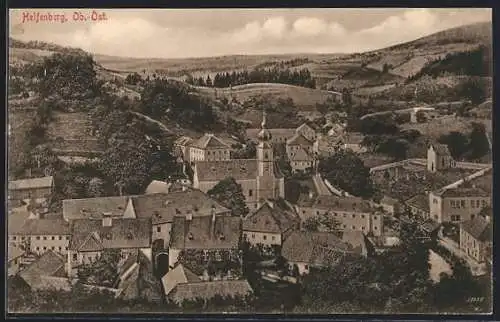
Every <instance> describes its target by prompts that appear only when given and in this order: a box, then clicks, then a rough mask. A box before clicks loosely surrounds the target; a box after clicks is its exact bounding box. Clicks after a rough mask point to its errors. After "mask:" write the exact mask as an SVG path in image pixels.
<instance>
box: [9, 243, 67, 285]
mask: <svg viewBox="0 0 500 322" xmlns="http://www.w3.org/2000/svg"><path fill="white" fill-rule="evenodd" d="M65 263H66V261H65V258H64V257H63V256H62V255H59V254H57V253H55V252H53V251H51V250H49V251H47V252H46V253H44V254H43V255H42V256H41V257H40V258H38V259H37V260H36V261H34V262H33V263H31V264H30V265H29V266H28V267H26V268H25V269H23V270H22V271H21V272H20V273H19V276H21V278H22V279H23V280H24V281H26V283H27V284H28V285H29V286H30V287H32V288H36V285H37V284H40V283H41V282H42V280H41V277H42V276H57V275H61V274H60V273H61V271H63V270H64V265H65Z"/></svg>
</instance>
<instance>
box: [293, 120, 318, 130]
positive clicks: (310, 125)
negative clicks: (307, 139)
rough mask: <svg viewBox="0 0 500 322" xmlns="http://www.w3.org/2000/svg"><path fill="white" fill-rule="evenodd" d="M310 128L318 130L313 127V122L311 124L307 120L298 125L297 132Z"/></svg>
mask: <svg viewBox="0 0 500 322" xmlns="http://www.w3.org/2000/svg"><path fill="white" fill-rule="evenodd" d="M307 129H310V130H312V131H316V129H315V127H313V125H312V124H309V123H307V122H304V123H302V124H301V125H300V126H299V127H297V132H300V131H302V130H307Z"/></svg>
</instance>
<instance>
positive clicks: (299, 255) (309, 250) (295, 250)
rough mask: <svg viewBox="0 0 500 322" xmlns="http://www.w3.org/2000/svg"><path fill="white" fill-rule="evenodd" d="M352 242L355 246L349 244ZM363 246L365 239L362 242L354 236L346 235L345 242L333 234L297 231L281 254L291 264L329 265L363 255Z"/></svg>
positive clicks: (290, 237) (284, 244) (287, 241)
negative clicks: (354, 255) (356, 255)
mask: <svg viewBox="0 0 500 322" xmlns="http://www.w3.org/2000/svg"><path fill="white" fill-rule="evenodd" d="M358 239H359V240H358ZM351 240H352V241H354V242H355V244H354V245H351V244H350V243H348V242H347V241H351ZM363 244H364V239H363V241H361V240H360V238H357V236H356V235H354V234H352V235H346V242H344V241H342V240H341V239H340V238H339V237H337V236H336V235H335V234H333V233H327V232H305V231H296V232H293V233H292V234H291V235H290V236H288V238H287V239H286V240H285V241H284V242H283V247H282V251H281V252H282V255H283V257H284V258H285V259H287V260H288V261H290V262H300V263H309V264H313V265H329V264H334V263H335V262H336V261H337V260H339V259H340V258H342V257H343V256H344V255H348V254H359V255H360V254H362V253H363V249H364V248H365V247H364V246H362V245H363Z"/></svg>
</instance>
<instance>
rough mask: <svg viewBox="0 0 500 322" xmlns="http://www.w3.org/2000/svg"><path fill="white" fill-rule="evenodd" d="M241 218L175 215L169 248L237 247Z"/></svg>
mask: <svg viewBox="0 0 500 322" xmlns="http://www.w3.org/2000/svg"><path fill="white" fill-rule="evenodd" d="M240 224H241V220H240V218H239V217H231V216H216V217H215V222H214V221H213V217H212V216H204V217H193V218H192V219H191V220H187V219H186V217H185V216H176V217H174V221H173V224H172V230H171V232H170V239H171V244H170V248H175V249H187V248H190V249H234V248H237V247H238V244H239V239H240V232H241V226H240Z"/></svg>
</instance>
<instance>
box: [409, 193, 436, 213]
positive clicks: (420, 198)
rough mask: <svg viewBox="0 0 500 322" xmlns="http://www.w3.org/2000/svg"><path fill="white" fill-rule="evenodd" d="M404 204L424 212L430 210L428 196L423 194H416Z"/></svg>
mask: <svg viewBox="0 0 500 322" xmlns="http://www.w3.org/2000/svg"><path fill="white" fill-rule="evenodd" d="M405 204H406V205H408V206H410V207H415V208H418V209H420V210H424V211H426V212H429V211H430V208H429V197H427V196H426V195H424V194H418V195H415V196H413V197H411V198H410V199H408V200H406V201H405Z"/></svg>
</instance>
